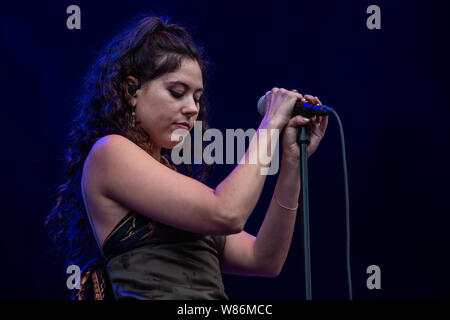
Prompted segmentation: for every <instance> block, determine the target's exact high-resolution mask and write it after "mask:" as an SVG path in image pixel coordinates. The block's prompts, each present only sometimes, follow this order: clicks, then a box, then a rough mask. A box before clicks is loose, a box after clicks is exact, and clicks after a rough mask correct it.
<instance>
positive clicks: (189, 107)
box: [182, 97, 200, 117]
mask: <svg viewBox="0 0 450 320" xmlns="http://www.w3.org/2000/svg"><path fill="white" fill-rule="evenodd" d="M199 108H200V106H199V105H197V103H196V102H195V99H194V98H193V97H191V98H190V99H189V101H188V102H187V103H186V105H185V106H184V107H183V109H182V112H183V113H184V114H189V116H191V117H193V116H195V115H197V114H198V112H199Z"/></svg>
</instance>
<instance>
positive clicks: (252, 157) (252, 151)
mask: <svg viewBox="0 0 450 320" xmlns="http://www.w3.org/2000/svg"><path fill="white" fill-rule="evenodd" d="M263 129H266V130H263ZM280 131H281V130H280V129H279V126H277V125H276V124H274V123H272V124H271V123H269V124H267V123H264V122H262V123H261V125H260V126H259V127H258V129H257V130H256V132H255V134H254V135H253V137H252V139H251V140H250V144H249V147H248V149H247V151H246V152H245V155H244V157H243V158H242V159H241V160H240V163H239V164H238V165H237V166H236V167H235V168H234V169H233V171H232V172H231V173H230V174H229V175H228V176H227V177H226V178H225V179H224V180H223V181H222V182H221V183H220V184H219V185H218V186H217V187H216V189H215V190H214V193H215V195H216V196H217V197H218V199H219V205H221V206H222V208H226V211H227V212H228V214H229V215H233V216H234V217H236V216H237V217H238V220H239V221H240V225H241V226H242V228H243V226H244V224H245V222H246V221H247V219H248V217H249V216H250V214H251V213H252V211H253V209H254V208H255V206H256V203H257V202H258V199H259V196H260V194H261V191H262V189H263V187H264V182H265V179H266V175H265V174H263V173H262V170H263V169H264V168H268V167H269V165H270V163H262V161H261V159H260V157H259V153H262V152H265V154H266V155H270V152H271V147H273V149H275V148H274V146H276V144H277V142H278V139H279V132H280Z"/></svg>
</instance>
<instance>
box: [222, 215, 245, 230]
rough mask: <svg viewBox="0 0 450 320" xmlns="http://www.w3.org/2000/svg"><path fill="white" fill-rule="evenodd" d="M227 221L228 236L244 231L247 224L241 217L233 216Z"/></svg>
mask: <svg viewBox="0 0 450 320" xmlns="http://www.w3.org/2000/svg"><path fill="white" fill-rule="evenodd" d="M227 220H228V221H227V223H226V229H227V232H228V234H235V233H240V232H242V231H244V225H245V222H244V221H242V219H240V218H239V217H234V216H231V217H228V219H227Z"/></svg>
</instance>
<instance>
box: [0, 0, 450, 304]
mask: <svg viewBox="0 0 450 320" xmlns="http://www.w3.org/2000/svg"><path fill="white" fill-rule="evenodd" d="M442 3H443V2H440V1H427V2H426V1H325V0H319V1H292V2H288V1H280V0H279V1H259V2H257V3H256V2H244V1H238V2H231V1H221V2H218V1H217V2H216V1H204V2H199V1H121V2H117V3H112V2H111V1H95V3H93V1H72V0H71V1H65V0H58V1H56V0H55V1H40V2H39V4H38V3H33V4H31V3H22V2H19V1H16V2H13V3H11V4H3V5H2V6H3V7H2V11H1V13H0V15H1V42H0V43H1V46H2V48H1V55H2V59H1V64H2V68H1V71H2V75H3V76H2V77H1V90H2V112H3V114H2V120H3V121H2V126H1V127H2V128H1V129H2V138H3V143H2V155H3V156H2V159H1V161H2V166H1V168H2V181H3V183H2V187H1V195H2V202H1V204H2V216H1V221H2V222H1V224H0V225H1V230H2V231H1V233H0V234H1V242H0V245H1V251H0V252H1V253H0V254H1V259H0V272H1V273H0V275H1V280H0V298H27V299H66V298H68V297H69V290H68V289H67V288H66V286H65V279H66V275H65V268H66V266H65V265H64V264H63V263H62V262H57V261H54V260H55V259H54V257H53V256H51V255H48V254H46V252H47V250H48V249H49V248H50V242H49V240H48V239H47V235H46V232H45V229H44V227H43V221H44V217H45V216H46V215H47V214H48V212H49V211H50V210H51V208H52V207H53V206H54V204H55V191H56V187H57V186H58V185H59V184H61V183H63V182H64V176H63V162H62V160H61V159H62V157H63V153H64V149H65V137H66V135H67V133H68V124H69V121H70V120H71V119H72V117H73V115H74V105H73V101H74V98H75V97H76V94H77V90H78V89H79V87H80V85H81V80H82V77H83V76H84V74H85V72H86V71H87V68H88V66H89V65H90V64H91V63H92V62H93V59H94V58H95V56H96V52H97V51H99V50H100V49H101V47H102V46H103V45H104V44H105V43H106V42H107V41H109V40H110V39H111V38H112V37H113V36H114V35H115V34H116V33H117V32H118V31H119V30H121V29H122V28H123V27H124V26H125V25H127V23H128V22H129V21H130V19H131V18H132V17H134V16H135V15H136V14H137V13H139V12H148V13H154V14H157V15H168V16H169V18H170V21H171V22H174V23H179V24H182V25H184V26H185V27H187V29H188V30H189V31H190V32H191V34H192V35H193V36H194V39H195V40H196V41H197V42H198V43H199V44H200V45H203V46H204V47H205V49H206V53H207V55H208V58H209V59H210V60H211V61H212V62H213V65H212V68H211V70H210V73H209V76H210V81H209V82H208V83H207V86H208V90H209V97H210V101H211V107H212V109H211V110H210V114H211V118H212V121H211V124H210V125H211V127H213V128H218V129H220V130H222V132H225V129H226V128H231V129H237V128H243V129H244V130H246V129H248V128H257V126H258V125H259V121H260V117H259V115H258V114H257V112H256V109H255V108H256V102H257V100H258V98H259V97H260V96H261V95H262V94H263V93H265V92H266V91H267V90H269V89H271V88H272V87H274V86H277V87H284V88H287V89H292V88H297V89H298V90H299V91H300V92H301V93H304V94H305V93H309V94H313V95H317V96H319V98H320V99H321V100H322V102H323V103H325V104H327V105H329V106H331V107H334V108H335V109H336V110H338V112H339V115H340V117H341V119H342V121H343V124H344V128H345V133H346V143H347V156H348V168H349V178H350V200H351V227H352V230H351V231H352V234H351V236H352V272H353V291H354V298H355V299H393V298H394V299H398V298H420V299H422V298H423V299H429V298H449V297H450V294H449V292H450V290H449V287H450V277H449V271H450V258H449V244H450V236H449V234H450V233H449V232H448V230H449V226H450V218H449V210H448V201H449V195H450V193H449V188H448V181H449V174H448V171H449V170H448V167H447V165H448V163H449V154H448V151H447V149H448V147H449V144H448V138H449V136H450V135H449V127H448V125H447V121H448V120H449V111H448V110H449V109H448V107H449V94H448V88H449V87H448V80H447V75H448V69H449V68H448V67H449V62H448V57H449V41H448V38H449V34H448V33H449V32H448V30H449V27H448V24H447V23H446V20H448V18H447V14H446V12H447V11H446V10H445V8H444V7H442ZM71 4H77V5H78V6H80V8H81V30H68V29H67V28H66V19H67V17H68V16H69V15H68V14H66V8H67V7H68V6H69V5H71ZM371 4H377V5H379V6H380V8H381V26H382V29H381V30H368V29H367V28H366V19H367V17H368V16H369V15H368V14H366V8H367V7H368V6H369V5H371ZM338 138H339V136H338V127H337V124H336V121H335V119H334V118H330V123H329V127H328V130H327V135H326V137H325V139H324V140H323V142H322V144H321V146H320V147H319V149H318V150H317V152H316V153H315V154H314V155H313V156H312V157H311V159H310V194H311V196H310V201H311V203H310V206H311V246H312V247H311V249H312V287H313V298H314V299H346V298H347V287H346V281H347V280H346V271H345V215H344V214H345V211H344V209H345V208H344V193H343V180H342V178H343V176H342V167H341V166H342V163H341V151H340V145H339V140H338ZM232 169H233V166H231V165H222V166H220V165H219V166H217V167H216V168H215V169H214V170H213V175H212V176H211V179H210V182H209V184H210V186H211V187H215V186H216V185H217V184H218V183H219V182H220V181H221V180H222V179H224V178H225V177H226V176H227V174H228V173H229V172H230V171H231V170H232ZM275 182H276V177H274V176H272V177H268V178H267V182H266V185H265V188H264V190H263V194H262V196H261V198H260V201H259V203H258V206H257V208H256V210H255V212H254V213H253V215H252V216H251V218H250V220H249V222H248V224H247V226H246V230H247V231H249V232H251V233H256V232H257V230H258V228H259V226H260V223H261V222H262V219H263V216H264V213H265V210H266V208H267V206H268V204H269V201H270V198H271V195H272V190H273V188H274V185H275ZM298 221H300V220H298ZM299 231H300V229H299V228H298V225H297V229H296V233H295V235H294V240H293V245H292V247H291V252H290V254H289V256H288V259H287V262H286V264H285V267H284V269H283V271H282V273H281V275H280V276H279V277H278V278H274V279H265V278H246V277H237V276H227V275H225V276H224V281H225V285H226V291H227V293H228V295H229V296H230V298H232V299H259V298H261V299H303V298H304V290H303V287H304V282H303V264H302V256H301V246H300V235H301V234H300V232H299ZM372 264H375V265H378V266H380V268H381V290H368V289H367V287H366V279H367V277H368V275H367V274H366V268H367V267H368V266H369V265H372Z"/></svg>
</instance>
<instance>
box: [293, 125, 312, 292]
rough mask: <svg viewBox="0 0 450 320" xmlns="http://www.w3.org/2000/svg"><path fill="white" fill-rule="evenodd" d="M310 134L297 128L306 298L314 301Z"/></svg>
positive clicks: (300, 127)
mask: <svg viewBox="0 0 450 320" xmlns="http://www.w3.org/2000/svg"><path fill="white" fill-rule="evenodd" d="M309 142H310V140H309V133H308V128H307V127H306V126H299V127H298V128H297V143H298V145H299V146H300V174H301V194H302V206H301V208H302V238H303V261H304V266H305V269H304V275H305V297H306V300H312V289H311V252H310V236H309V197H308V194H309V190H308V151H307V148H308V144H309Z"/></svg>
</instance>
